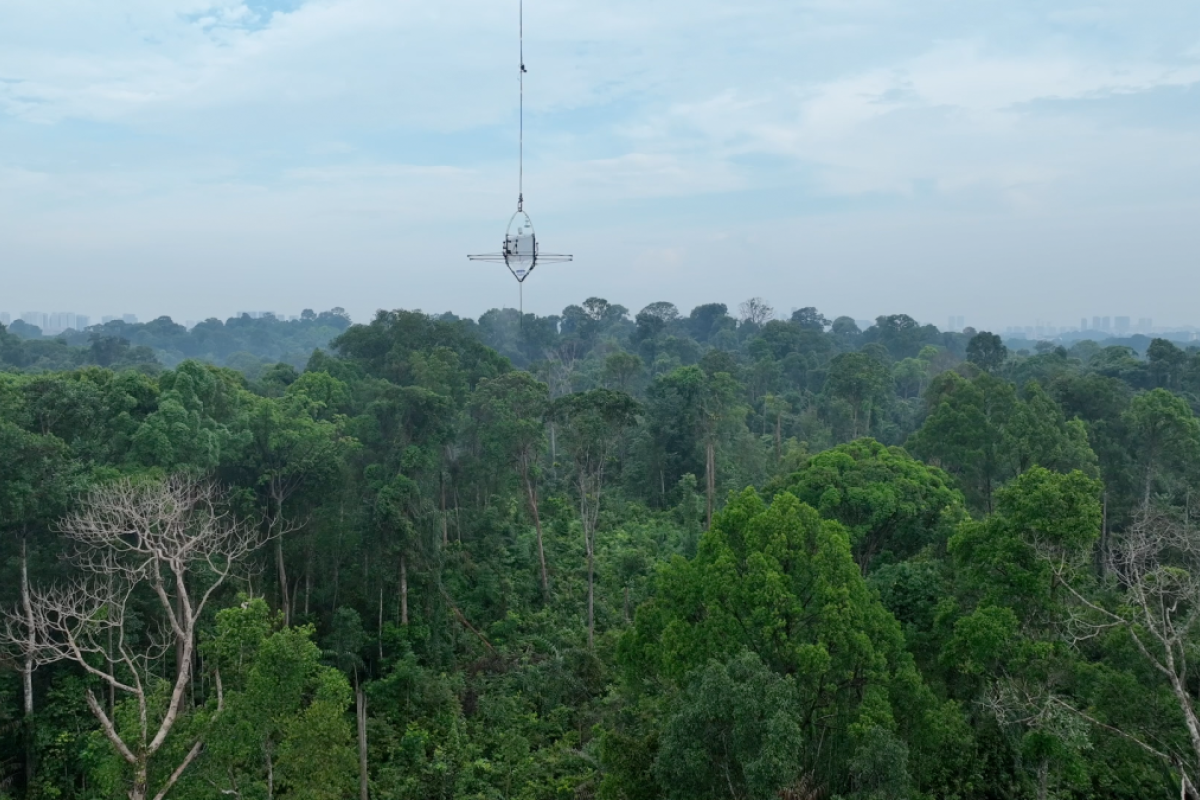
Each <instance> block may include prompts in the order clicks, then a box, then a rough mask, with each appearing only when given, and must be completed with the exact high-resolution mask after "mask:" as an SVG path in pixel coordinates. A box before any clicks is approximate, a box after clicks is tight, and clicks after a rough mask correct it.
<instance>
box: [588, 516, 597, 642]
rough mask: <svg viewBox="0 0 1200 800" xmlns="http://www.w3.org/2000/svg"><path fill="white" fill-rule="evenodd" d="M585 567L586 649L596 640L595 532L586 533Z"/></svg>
mask: <svg viewBox="0 0 1200 800" xmlns="http://www.w3.org/2000/svg"><path fill="white" fill-rule="evenodd" d="M587 562H588V563H587V567H588V650H591V649H593V646H594V645H595V642H596V579H595V574H596V571H595V564H596V557H595V534H594V533H589V534H587Z"/></svg>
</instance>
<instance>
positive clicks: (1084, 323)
mask: <svg viewBox="0 0 1200 800" xmlns="http://www.w3.org/2000/svg"><path fill="white" fill-rule="evenodd" d="M1087 329H1088V328H1087V317H1080V318H1079V330H1081V331H1086V330H1087Z"/></svg>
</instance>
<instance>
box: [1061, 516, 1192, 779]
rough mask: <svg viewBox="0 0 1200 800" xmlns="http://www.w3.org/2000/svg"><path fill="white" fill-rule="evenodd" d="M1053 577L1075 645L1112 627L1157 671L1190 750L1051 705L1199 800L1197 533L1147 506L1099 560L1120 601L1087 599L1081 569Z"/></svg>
mask: <svg viewBox="0 0 1200 800" xmlns="http://www.w3.org/2000/svg"><path fill="white" fill-rule="evenodd" d="M1054 563H1056V572H1057V574H1058V577H1059V582H1060V584H1061V585H1062V586H1063V587H1064V588H1065V589H1066V591H1067V593H1068V595H1069V597H1070V599H1071V600H1072V601H1073V609H1072V613H1071V615H1070V617H1069V620H1068V622H1067V624H1066V633H1067V634H1068V639H1069V641H1071V642H1072V643H1073V644H1077V643H1079V642H1080V641H1083V640H1086V639H1090V638H1092V637H1094V636H1097V635H1099V634H1100V633H1102V632H1104V631H1106V630H1111V629H1114V628H1119V629H1123V630H1125V631H1126V633H1127V634H1128V635H1129V637H1130V639H1131V640H1132V641H1133V643H1134V645H1135V646H1136V648H1137V650H1138V652H1139V653H1140V654H1141V656H1142V658H1143V659H1145V661H1146V662H1147V663H1148V664H1149V665H1150V666H1151V667H1153V669H1154V670H1155V671H1156V672H1158V673H1159V674H1160V675H1161V676H1162V678H1163V680H1165V681H1166V683H1167V686H1168V687H1169V688H1170V691H1171V696H1172V697H1173V698H1174V699H1175V704H1176V706H1177V707H1178V709H1179V715H1180V721H1181V722H1182V723H1183V725H1184V728H1185V729H1186V730H1187V734H1188V737H1187V741H1188V744H1189V745H1190V746H1189V747H1188V748H1186V749H1184V750H1183V751H1182V752H1178V751H1175V750H1173V749H1172V750H1169V751H1168V750H1167V749H1166V748H1165V747H1164V746H1163V745H1161V744H1159V743H1157V742H1154V744H1151V740H1150V739H1149V738H1148V737H1145V736H1141V735H1139V733H1138V732H1137V731H1129V730H1124V729H1119V728H1116V727H1113V726H1109V725H1105V724H1103V723H1100V722H1099V721H1098V720H1096V719H1094V718H1093V717H1091V716H1090V715H1088V714H1086V713H1085V712H1083V711H1081V710H1078V709H1075V708H1074V707H1073V706H1071V705H1070V704H1068V703H1067V702H1066V701H1064V700H1063V699H1061V698H1055V697H1051V698H1050V702H1052V703H1053V704H1055V705H1058V706H1061V707H1063V708H1070V709H1072V710H1073V711H1074V712H1075V713H1076V714H1078V715H1080V716H1081V717H1083V718H1084V719H1087V720H1088V721H1089V722H1092V723H1093V724H1096V725H1098V726H1100V727H1103V728H1105V729H1107V730H1108V731H1109V732H1111V733H1115V734H1117V735H1119V736H1121V737H1123V738H1125V739H1127V740H1130V741H1132V742H1134V743H1135V744H1137V745H1139V746H1140V747H1141V748H1142V749H1143V750H1145V751H1147V752H1148V753H1151V754H1153V755H1155V756H1157V757H1159V758H1161V759H1162V760H1164V761H1166V762H1167V763H1168V764H1170V766H1171V767H1172V769H1173V770H1174V771H1176V772H1177V773H1178V775H1179V780H1180V784H1181V792H1182V793H1183V795H1184V796H1185V797H1189V798H1192V800H1200V790H1198V789H1197V788H1196V785H1197V781H1200V714H1198V713H1197V708H1196V702H1195V700H1194V699H1193V697H1192V693H1191V691H1190V690H1189V688H1188V680H1189V675H1188V673H1189V671H1190V670H1191V669H1192V667H1193V666H1194V665H1193V664H1191V663H1190V659H1191V656H1193V655H1195V654H1196V645H1197V643H1198V642H1200V531H1197V530H1196V529H1194V528H1192V527H1191V526H1190V525H1189V524H1188V522H1187V521H1186V520H1180V519H1178V518H1177V517H1175V516H1174V515H1172V514H1169V513H1167V512H1164V511H1161V510H1158V509H1154V508H1150V507H1145V508H1143V510H1142V512H1141V513H1140V514H1139V516H1138V517H1137V519H1135V520H1134V522H1133V524H1132V525H1130V527H1129V529H1128V531H1126V532H1125V533H1124V534H1123V535H1122V536H1120V537H1116V538H1115V539H1114V541H1112V542H1111V543H1110V546H1109V548H1108V551H1107V552H1106V553H1105V554H1104V566H1105V574H1106V576H1107V578H1108V580H1110V581H1111V582H1112V585H1113V587H1114V588H1117V589H1118V590H1119V592H1120V595H1121V602H1120V603H1119V604H1115V605H1110V604H1107V603H1102V602H1100V601H1098V600H1096V599H1093V598H1092V597H1090V596H1089V595H1088V594H1085V593H1084V592H1083V591H1081V590H1080V589H1079V588H1078V587H1077V586H1076V583H1075V581H1073V580H1072V577H1071V576H1072V573H1074V572H1075V570H1076V568H1077V567H1078V566H1079V565H1074V566H1072V565H1070V564H1068V563H1066V561H1065V559H1062V558H1059V559H1057V560H1056V561H1055V562H1054Z"/></svg>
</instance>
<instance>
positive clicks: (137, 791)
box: [129, 753, 149, 800]
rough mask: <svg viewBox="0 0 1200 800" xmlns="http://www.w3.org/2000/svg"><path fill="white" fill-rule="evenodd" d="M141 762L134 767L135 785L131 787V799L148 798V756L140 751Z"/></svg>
mask: <svg viewBox="0 0 1200 800" xmlns="http://www.w3.org/2000/svg"><path fill="white" fill-rule="evenodd" d="M139 757H140V760H139V763H138V764H137V765H135V766H134V768H133V785H132V786H130V787H129V800H146V797H147V796H148V794H149V786H148V784H149V780H148V779H147V777H146V776H147V773H148V772H149V770H148V769H147V767H146V757H145V755H142V754H140V753H139Z"/></svg>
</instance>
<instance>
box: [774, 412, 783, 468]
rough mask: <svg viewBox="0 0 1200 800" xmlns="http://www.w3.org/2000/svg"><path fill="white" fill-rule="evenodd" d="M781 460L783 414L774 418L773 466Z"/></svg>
mask: <svg viewBox="0 0 1200 800" xmlns="http://www.w3.org/2000/svg"><path fill="white" fill-rule="evenodd" d="M782 460H783V414H777V415H776V416H775V466H779V462H780V461H782Z"/></svg>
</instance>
